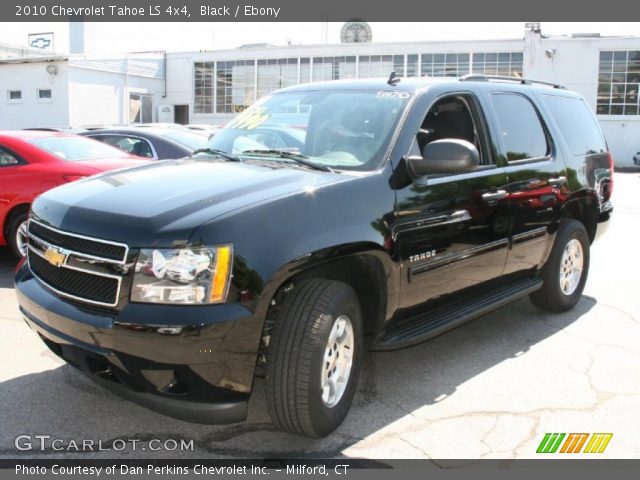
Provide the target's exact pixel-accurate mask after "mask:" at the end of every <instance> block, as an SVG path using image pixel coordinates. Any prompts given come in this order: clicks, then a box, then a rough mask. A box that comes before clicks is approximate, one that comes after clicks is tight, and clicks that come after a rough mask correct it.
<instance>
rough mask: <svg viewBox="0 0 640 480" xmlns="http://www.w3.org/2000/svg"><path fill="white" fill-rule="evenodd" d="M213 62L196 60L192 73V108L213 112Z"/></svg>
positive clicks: (200, 111)
mask: <svg viewBox="0 0 640 480" xmlns="http://www.w3.org/2000/svg"><path fill="white" fill-rule="evenodd" d="M213 71H214V63H213V62H196V63H195V64H194V75H193V92H194V98H193V110H194V112H195V113H213Z"/></svg>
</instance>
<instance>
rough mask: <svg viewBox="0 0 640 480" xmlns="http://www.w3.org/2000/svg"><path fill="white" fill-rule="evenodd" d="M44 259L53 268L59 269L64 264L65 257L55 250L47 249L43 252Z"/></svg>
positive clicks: (52, 248)
mask: <svg viewBox="0 0 640 480" xmlns="http://www.w3.org/2000/svg"><path fill="white" fill-rule="evenodd" d="M44 258H45V260H46V261H47V262H49V263H50V264H51V265H53V266H54V267H60V266H62V265H63V264H64V261H65V260H66V259H67V256H66V255H65V254H64V253H62V252H61V251H60V250H58V249H57V248H54V247H49V248H47V250H46V251H45V252H44Z"/></svg>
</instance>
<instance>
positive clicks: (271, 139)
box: [247, 132, 287, 149]
mask: <svg viewBox="0 0 640 480" xmlns="http://www.w3.org/2000/svg"><path fill="white" fill-rule="evenodd" d="M247 138H249V139H251V140H253V141H255V142H258V143H262V144H263V145H264V146H265V147H268V148H275V149H278V148H287V145H286V144H285V143H284V142H283V141H282V139H281V138H280V137H279V136H278V135H276V134H275V133H272V132H255V133H251V134H249V135H247Z"/></svg>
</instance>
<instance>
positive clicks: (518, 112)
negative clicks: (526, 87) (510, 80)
mask: <svg viewBox="0 0 640 480" xmlns="http://www.w3.org/2000/svg"><path fill="white" fill-rule="evenodd" d="M491 101H492V103H493V108H494V110H495V112H496V116H497V117H498V125H499V127H500V135H501V136H502V142H503V144H504V147H505V149H506V155H507V160H508V161H509V162H513V161H516V160H528V159H534V158H542V157H546V156H547V155H548V154H549V145H548V143H547V136H546V135H545V132H544V128H543V127H542V124H541V123H540V118H539V117H538V112H537V111H536V109H535V107H534V106H533V104H532V103H531V101H530V100H528V99H527V98H526V97H524V96H522V95H519V94H513V93H494V94H493V95H492V96H491Z"/></svg>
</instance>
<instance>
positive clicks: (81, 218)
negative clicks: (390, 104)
mask: <svg viewBox="0 0 640 480" xmlns="http://www.w3.org/2000/svg"><path fill="white" fill-rule="evenodd" d="M340 177H341V175H340V174H335V173H327V172H318V171H313V170H303V169H301V168H297V167H291V168H290V167H288V166H287V167H283V166H282V165H281V164H278V163H276V162H274V165H273V168H270V167H266V166H258V165H255V164H253V165H252V164H247V163H237V162H225V161H220V160H207V159H184V160H170V161H164V162H153V163H151V164H146V165H144V166H139V167H134V168H129V169H125V170H117V171H113V172H106V173H103V174H100V175H96V176H93V177H90V178H87V179H85V180H80V181H77V182H73V183H70V184H67V185H64V186H61V187H58V188H54V189H52V190H49V191H48V192H46V193H44V194H43V195H41V196H40V197H38V199H37V200H36V201H35V202H34V203H33V206H32V214H33V215H35V216H36V217H37V218H38V219H40V220H41V221H43V222H45V223H47V224H49V225H51V226H53V227H56V228H59V229H61V230H64V231H69V232H74V233H78V234H82V235H86V236H90V237H96V238H101V239H105V240H113V241H120V242H124V243H127V244H128V245H129V246H131V247H145V246H146V247H150V246H157V247H168V246H178V245H181V244H182V245H184V243H186V241H187V240H188V239H189V236H190V235H191V233H192V231H193V229H194V228H196V227H198V226H199V225H200V224H202V223H204V222H207V221H211V220H213V219H215V218H216V217H219V216H221V215H224V214H227V213H230V212H235V211H238V210H240V209H243V208H245V207H247V206H249V205H252V204H256V203H262V202H265V201H267V200H269V199H273V198H278V197H281V196H286V195H292V194H296V193H299V192H302V191H304V190H305V189H309V188H317V187H318V186H320V185H324V184H328V183H333V182H338V181H340V179H341V178H340ZM343 178H344V177H343Z"/></svg>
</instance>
